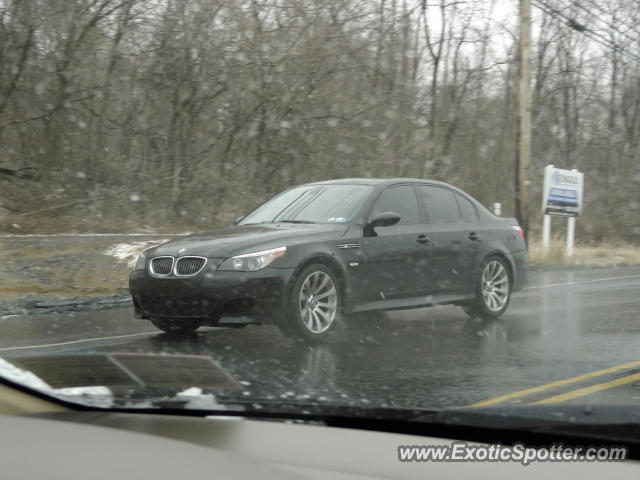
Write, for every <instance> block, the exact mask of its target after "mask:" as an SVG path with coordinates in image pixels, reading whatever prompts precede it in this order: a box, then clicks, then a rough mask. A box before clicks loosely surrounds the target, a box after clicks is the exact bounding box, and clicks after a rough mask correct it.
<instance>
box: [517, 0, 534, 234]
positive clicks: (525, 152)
mask: <svg viewBox="0 0 640 480" xmlns="http://www.w3.org/2000/svg"><path fill="white" fill-rule="evenodd" d="M519 18H520V35H519V37H518V127H517V128H518V131H517V149H516V168H515V183H516V218H517V219H518V222H519V223H520V226H521V227H522V230H523V232H524V234H525V238H527V239H528V238H529V183H530V182H529V164H530V162H531V0H520V15H519Z"/></svg>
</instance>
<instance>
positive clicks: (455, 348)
mask: <svg viewBox="0 0 640 480" xmlns="http://www.w3.org/2000/svg"><path fill="white" fill-rule="evenodd" d="M638 312H640V267H629V268H619V269H590V270H573V271H570V270H565V271H560V270H558V271H548V272H534V273H532V275H531V282H530V286H529V288H527V289H526V290H524V291H522V292H520V293H518V294H516V295H515V296H514V298H513V300H512V305H511V306H510V308H509V310H508V311H507V313H506V314H505V315H504V317H503V318H502V319H500V320H497V321H490V322H487V321H477V320H472V319H469V318H468V317H466V316H465V315H464V313H463V312H462V310H461V309H460V308H457V307H438V308H431V309H420V310H413V311H408V312H394V313H390V314H387V316H386V320H385V321H384V322H383V324H382V326H381V328H378V326H373V325H372V326H370V327H362V328H360V329H356V328H347V327H345V326H341V327H340V330H339V332H337V333H338V334H337V335H336V336H335V338H334V339H332V341H331V342H330V343H328V344H327V345H323V346H319V347H313V348H311V347H308V346H306V345H303V344H300V343H298V342H294V341H292V340H289V339H287V338H285V337H283V336H282V335H281V334H280V333H279V332H278V330H277V329H276V328H274V327H270V326H267V327H247V328H243V329H238V330H235V329H203V330H202V331H199V332H198V333H197V334H196V335H193V336H188V337H182V338H178V339H176V338H171V337H168V336H167V335H165V334H159V333H156V332H154V331H153V328H152V327H151V326H150V325H149V324H147V323H146V322H140V321H136V320H134V319H133V318H132V313H131V311H130V310H129V309H126V310H112V311H109V312H100V313H87V314H82V315H81V314H76V315H74V316H64V317H63V316H58V317H53V316H51V317H49V316H38V317H30V318H20V317H15V318H10V319H6V320H3V321H2V322H0V339H1V340H0V342H1V344H0V356H3V357H5V358H6V359H7V360H9V361H10V360H11V358H12V357H17V356H25V355H36V354H37V355H42V354H45V353H48V354H50V353H60V352H65V353H71V352H74V353H78V352H111V353H113V352H136V353H150V352H153V353H182V354H195V355H208V356H211V357H212V358H213V359H214V360H215V362H216V363H217V364H218V365H219V366H221V367H222V368H223V369H224V370H225V371H226V372H227V373H229V374H230V375H231V376H232V377H233V378H234V379H235V380H237V381H239V382H240V383H241V384H242V385H243V387H244V389H243V391H242V392H241V395H243V396H244V397H246V398H247V399H248V400H254V399H255V400H256V401H260V400H267V399H269V400H274V399H279V400H287V401H304V400H309V399H313V400H315V401H320V402H324V401H327V402H330V403H333V402H337V403H350V404H354V403H356V404H362V405H375V406H393V407H396V406H399V407H423V408H433V407H435V408H438V407H445V406H456V405H468V404H473V403H476V402H481V401H485V400H487V399H491V398H494V397H500V396H503V395H508V394H510V393H512V392H519V391H522V390H527V389H531V388H532V387H536V386H540V385H545V384H548V383H549V382H557V381H560V380H563V379H570V378H572V377H575V376H584V374H588V373H589V372H595V371H599V370H602V369H610V367H613V366H616V365H620V364H626V363H628V362H637V361H638V360H640V352H639V351H638V342H639V340H638V338H639V336H638V335H639V334H640V321H639V320H638ZM147 332H149V333H147ZM94 339H98V340H94ZM41 345H46V346H44V347H40V346H41ZM16 347H20V348H16ZM25 347H32V348H25ZM33 347H37V348H33ZM638 372H640V363H637V364H630V365H628V366H624V367H621V368H618V369H617V370H616V369H613V370H611V371H609V370H607V371H605V372H603V373H598V374H597V375H592V376H586V377H584V378H582V377H580V378H578V379H576V380H572V381H568V382H566V383H565V384H558V385H551V386H547V387H544V388H542V389H541V390H538V391H533V392H525V393H524V394H517V395H513V396H511V397H509V398H505V399H501V400H500V401H509V402H519V401H526V402H529V401H540V400H544V399H545V398H548V397H553V396H555V395H561V394H566V392H567V391H573V390H575V389H578V388H586V387H589V388H591V389H592V390H594V389H593V387H590V386H592V385H593V384H597V385H601V384H605V382H618V384H616V385H613V386H612V387H609V386H608V385H607V386H605V387H603V388H600V389H599V390H598V388H595V390H594V391H593V392H589V393H588V394H587V393H585V394H584V395H591V396H590V397H588V398H607V401H612V398H614V396H616V395H617V397H615V399H616V401H627V402H629V401H637V398H638V396H640V394H638V393H636V395H638V396H637V397H636V399H634V398H633V397H634V396H636V395H634V391H637V388H636V387H635V386H634V385H637V384H638V381H635V380H634V379H630V380H625V381H621V380H617V379H618V378H627V377H628V378H631V377H630V376H631V375H635V374H637V373H638ZM625 382H626V383H625ZM614 387H615V388H617V389H618V390H615V389H614V390H611V388H614ZM616 392H617V393H616ZM573 395H574V396H575V398H581V397H582V396H583V395H581V394H575V393H574V394H573ZM593 395H596V396H597V395H601V396H602V397H592V396H593ZM572 398H573V397H571V395H569V398H566V399H565V400H571V399H572ZM563 401H564V400H563Z"/></svg>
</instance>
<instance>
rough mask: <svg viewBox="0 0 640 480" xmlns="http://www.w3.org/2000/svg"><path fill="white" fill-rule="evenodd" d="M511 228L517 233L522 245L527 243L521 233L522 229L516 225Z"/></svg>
mask: <svg viewBox="0 0 640 480" xmlns="http://www.w3.org/2000/svg"><path fill="white" fill-rule="evenodd" d="M511 228H513V229H514V230H515V231H516V232H518V235H520V238H521V239H522V241H523V242H524V243H527V241H526V240H525V239H524V232H523V231H522V228H520V227H519V226H518V225H513V226H512V227H511Z"/></svg>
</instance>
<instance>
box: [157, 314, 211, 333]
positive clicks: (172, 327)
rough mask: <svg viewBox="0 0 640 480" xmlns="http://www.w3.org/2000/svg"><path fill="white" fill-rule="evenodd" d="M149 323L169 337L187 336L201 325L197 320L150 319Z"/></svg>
mask: <svg viewBox="0 0 640 480" xmlns="http://www.w3.org/2000/svg"><path fill="white" fill-rule="evenodd" d="M151 323H153V325H154V326H155V327H156V328H158V329H160V330H162V331H163V332H165V333H168V334H170V335H188V334H190V333H194V332H195V331H196V330H197V329H198V328H199V327H200V325H201V324H200V322H198V321H197V320H174V319H172V318H152V319H151Z"/></svg>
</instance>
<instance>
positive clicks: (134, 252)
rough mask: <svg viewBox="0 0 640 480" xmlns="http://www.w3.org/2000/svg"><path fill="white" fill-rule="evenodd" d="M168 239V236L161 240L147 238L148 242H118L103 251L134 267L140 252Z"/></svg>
mask: <svg viewBox="0 0 640 480" xmlns="http://www.w3.org/2000/svg"><path fill="white" fill-rule="evenodd" d="M168 241H169V239H168V238H163V239H161V240H147V241H146V242H131V243H116V244H115V245H111V246H110V247H109V248H107V249H106V250H105V251H104V252H102V253H103V254H104V255H109V256H110V257H115V258H116V259H117V260H118V262H119V263H125V264H127V265H128V266H129V267H132V268H133V266H134V265H135V264H136V260H137V259H138V255H140V252H142V251H143V250H146V249H147V248H150V247H154V246H156V245H160V244H161V243H165V242H168Z"/></svg>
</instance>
